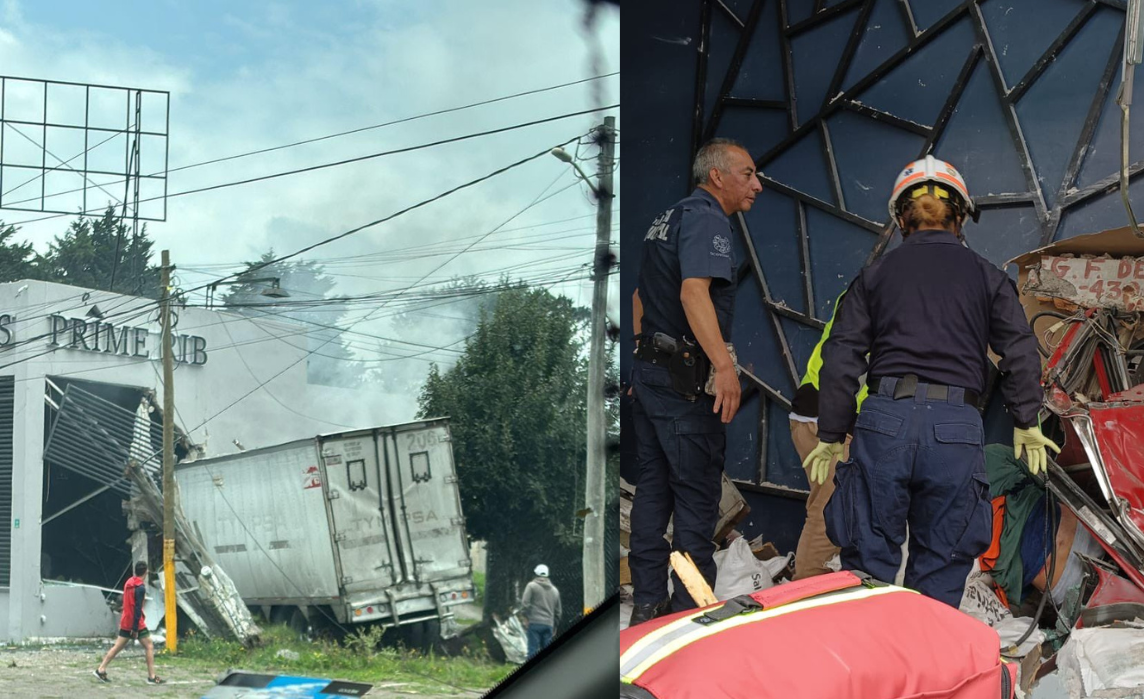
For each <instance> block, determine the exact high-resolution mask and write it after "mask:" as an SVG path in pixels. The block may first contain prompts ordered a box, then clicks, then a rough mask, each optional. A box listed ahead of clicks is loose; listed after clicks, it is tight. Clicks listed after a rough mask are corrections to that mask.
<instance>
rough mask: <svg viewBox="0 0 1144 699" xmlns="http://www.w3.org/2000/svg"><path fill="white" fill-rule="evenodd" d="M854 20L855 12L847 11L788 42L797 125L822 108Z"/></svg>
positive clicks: (856, 13)
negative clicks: (791, 62) (796, 99)
mask: <svg viewBox="0 0 1144 699" xmlns="http://www.w3.org/2000/svg"><path fill="white" fill-rule="evenodd" d="M857 17H858V10H850V11H849V12H845V13H843V14H842V15H839V16H838V17H834V18H831V19H829V20H827V21H825V22H824V23H823V24H822V25H821V26H817V27H815V28H813V29H809V30H807V31H805V32H803V33H802V34H799V35H798V36H796V37H794V38H793V39H792V40H791V53H792V55H793V56H794V80H795V83H794V84H795V95H796V96H797V97H798V120H799V123H800V124H801V123H803V122H805V121H807V120H808V119H810V118H811V117H812V116H814V115H815V114H818V112H819V110H820V109H821V108H822V103H823V100H825V99H826V91H827V88H829V86H830V83H831V80H832V79H833V78H834V72H835V71H836V70H837V69H838V59H839V58H841V57H842V52H843V50H844V49H845V48H846V42H847V40H849V38H850V32H851V31H853V30H854V20H855V19H857Z"/></svg>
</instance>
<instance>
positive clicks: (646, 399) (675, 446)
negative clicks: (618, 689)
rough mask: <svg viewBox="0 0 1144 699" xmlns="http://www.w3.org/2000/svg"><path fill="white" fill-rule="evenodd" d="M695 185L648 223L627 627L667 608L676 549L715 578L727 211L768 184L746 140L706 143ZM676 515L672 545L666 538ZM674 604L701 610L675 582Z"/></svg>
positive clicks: (728, 271)
mask: <svg viewBox="0 0 1144 699" xmlns="http://www.w3.org/2000/svg"><path fill="white" fill-rule="evenodd" d="M692 174H693V175H694V176H695V180H696V183H697V187H696V189H695V191H693V192H692V193H691V195H690V196H688V197H687V198H685V199H683V200H681V201H679V202H677V203H676V204H675V205H674V206H672V207H671V208H670V209H668V210H667V211H665V212H663V213H662V214H660V215H659V216H658V217H657V218H656V219H655V220H654V221H652V224H651V228H649V229H648V231H647V233H646V234H645V235H644V244H643V260H642V263H641V265H640V274H639V287H638V288H637V290H636V293H635V295H634V296H633V299H632V301H633V316H632V317H633V325H634V329H635V336H636V351H635V361H634V362H633V367H632V395H633V398H634V400H633V403H632V419H633V423H634V428H635V429H634V431H635V435H636V449H637V454H638V461H639V480H638V481H637V487H636V495H635V500H634V502H633V503H632V515H631V553H630V554H629V555H628V562H629V564H630V567H631V572H632V587H633V588H634V594H635V608H634V610H633V612H632V616H631V621H630V622H629V625H631V626H634V625H635V624H638V623H641V622H644V621H648V620H649V619H653V618H655V617H656V616H659V615H661V614H663V613H665V612H666V611H667V609H668V603H669V600H668V599H667V578H668V561H669V558H670V555H671V549H672V548H673V547H674V548H675V549H676V550H678V551H684V552H687V553H689V554H691V558H692V560H693V561H694V562H695V565H696V566H697V567H698V568H699V571H700V572H701V573H702V574H703V576H704V577H705V578H706V579H707V582H708V583H710V584H711V585H712V587H714V585H715V559H714V553H715V544H714V543H713V542H712V541H711V537H712V536H713V534H714V531H715V525H716V523H717V521H718V516H719V497H720V494H721V485H720V481H721V478H722V473H723V455H724V449H725V446H726V435H725V425H726V423H729V422H731V419H732V418H733V417H735V412H736V411H737V410H738V409H739V397H740V393H741V391H742V388H741V386H740V385H739V377H738V373H737V370H736V368H735V360H734V354H733V350H732V348H731V346H730V345H729V344H728V343H729V341H730V339H731V318H732V315H733V313H734V306H735V281H736V277H737V267H738V265H737V262H736V253H735V248H734V245H733V243H732V241H733V240H734V239H735V235H734V231H733V229H732V226H731V221H730V219H729V217H730V216H731V215H732V214H735V213H738V212H741V211H747V210H749V209H750V208H751V205H752V204H754V201H755V195H756V194H758V193H759V192H760V191H762V189H763V187H762V185H761V184H760V182H759V179H758V177H757V175H756V172H755V163H754V161H753V160H752V159H751V156H750V154H748V153H747V151H746V149H745V148H743V146H741V145H740V144H738V143H736V142H734V141H731V140H728V139H723V138H717V139H713V140H711V141H709V142H708V143H706V144H704V145H703V147H702V148H700V149H699V152H698V153H697V154H696V156H695V163H694V165H693V167H692ZM673 515H674V517H675V520H674V534H673V536H672V544H671V545H670V546H669V545H668V543H667V542H666V541H665V540H664V538H663V535H664V533H665V531H666V530H667V523H668V520H669V519H671V517H672V516H673ZM673 583H674V594H673V596H672V599H671V600H670V603H671V607H672V610H673V611H681V610H684V609H690V608H693V607H695V601H694V600H693V599H692V598H691V595H689V594H688V593H687V590H686V589H685V588H684V586H683V585H682V584H681V583H680V581H679V580H678V578H676V579H675V580H674V581H673Z"/></svg>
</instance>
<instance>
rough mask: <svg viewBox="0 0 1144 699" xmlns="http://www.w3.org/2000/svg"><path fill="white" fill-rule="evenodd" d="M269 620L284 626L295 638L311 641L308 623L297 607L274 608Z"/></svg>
mask: <svg viewBox="0 0 1144 699" xmlns="http://www.w3.org/2000/svg"><path fill="white" fill-rule="evenodd" d="M270 618H271V621H272V622H274V623H276V624H285V625H286V626H287V627H289V628H290V631H291V632H293V633H294V634H295V635H296V636H299V637H301V638H302V639H305V640H311V632H310V622H309V620H307V619H306V615H305V614H304V613H303V612H302V610H301V609H300V608H299V607H275V608H274V611H273V612H272V613H271V615H270Z"/></svg>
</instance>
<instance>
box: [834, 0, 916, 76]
mask: <svg viewBox="0 0 1144 699" xmlns="http://www.w3.org/2000/svg"><path fill="white" fill-rule="evenodd" d="M913 37H914V35H913V32H911V31H910V30H909V28H908V27H906V22H905V17H904V16H903V15H902V12H901V9H900V7H899V5H898V0H874V9H873V10H872V11H871V14H870V19H869V21H867V22H866V26H865V27H863V28H862V39H861V41H860V43H859V44H858V49H857V50H856V51H855V52H854V60H853V61H851V62H850V67H849V68H847V69H846V80H844V81H843V82H842V87H843V88H850V87H851V86H853V85H854V83H856V82H858V81H859V80H860V79H862V78H864V77H865V76H866V74H867V73H869V72H870V71H872V70H874V69H875V68H877V67H878V65H879V64H881V63H882V61H885V60H886V59H887V58H889V57H890V56H892V55H894V54H895V53H897V52H898V51H900V50H901V49H903V48H905V47H906V44H908V43H909V42H910V39H912V38H913Z"/></svg>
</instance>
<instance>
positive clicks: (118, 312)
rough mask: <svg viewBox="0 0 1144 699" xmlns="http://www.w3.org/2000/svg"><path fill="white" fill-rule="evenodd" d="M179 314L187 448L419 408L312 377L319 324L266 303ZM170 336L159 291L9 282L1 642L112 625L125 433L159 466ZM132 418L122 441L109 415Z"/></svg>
mask: <svg viewBox="0 0 1144 699" xmlns="http://www.w3.org/2000/svg"><path fill="white" fill-rule="evenodd" d="M176 316H177V318H176V324H175V326H174V329H173V334H174V336H175V337H174V339H173V352H174V356H175V360H176V368H175V372H174V377H175V379H174V391H175V406H176V410H175V418H176V425H177V429H178V432H179V436H180V437H182V444H181V445H180V454H182V453H185V452H186V451H187V448H188V447H189V446H190V445H193V449H194V451H195V452H196V453H197V454H199V455H202V456H220V455H225V454H230V453H234V452H236V451H240V450H242V449H253V448H257V447H262V446H267V445H272V444H276V443H280V442H285V441H288V440H292V439H298V438H302V437H306V436H313V435H315V434H319V433H323V432H331V431H336V430H340V429H347V428H354V427H367V426H369V425H371V424H384V423H386V422H399V421H402V420H408V419H412V417H413V416H412V415H408V414H393V411H394V410H395V409H400V408H395V407H394V405H393V402H392V401H387V400H385V397H384V396H381V395H378V394H376V393H375V392H372V391H368V390H352V389H346V388H335V387H330V386H322V385H316V384H314V383H311V382H310V381H308V380H307V377H308V371H307V364H308V362H309V361H310V359H311V358H312V357H313V356H314V355H315V354H317V353H319V352H321V342H320V341H318V342H314V341H313V340H312V332H311V331H312V330H313V328H312V327H307V326H306V325H304V324H302V323H297V322H294V321H290V320H284V319H282V318H280V317H276V316H275V315H273V314H271V313H266V314H262V313H255V314H253V315H240V314H236V313H233V312H229V311H221V310H208V309H202V308H182V309H178V310H177V313H176ZM160 337H161V336H160V327H159V313H158V304H157V303H156V302H155V301H153V300H151V299H144V298H138V297H130V296H122V295H119V294H111V293H108V292H102V291H96V290H89V289H80V288H75V287H69V286H65V285H61V284H54V283H49V282H39V281H19V282H13V283H9V284H0V517H3V516H4V515H7V517H8V520H9V521H8V527H7V530H6V531H2V532H0V639H3V640H6V641H8V642H28V641H40V640H46V639H57V638H77V637H90V636H105V635H108V634H111V633H113V632H114V629H115V623H116V619H115V616H114V614H113V612H112V611H111V605H110V604H109V602H110V601H113V600H114V595H115V594H116V592H115V590H116V589H117V588H119V587H121V585H122V582H123V580H124V579H126V574H127V573H126V571H127V567H128V566H129V565H130V564H131V562H132V552H131V545H130V544H129V543H128V537H129V534H130V532H129V529H128V526H127V516H126V515H125V514H124V512H123V506H122V505H123V501H124V499H125V498H126V497H128V496H129V493H130V486H129V485H128V484H127V482H126V481H125V480H124V479H123V478H122V471H121V469H122V468H123V466H125V465H126V464H125V463H120V462H124V461H125V459H124V458H123V453H125V452H120V451H119V450H117V449H116V448H115V445H116V444H120V443H122V442H128V443H130V445H129V446H130V448H129V449H128V447H127V446H125V447H124V448H125V449H127V450H128V451H129V452H131V453H133V454H136V455H138V454H139V453H144V452H149V454H150V458H142V459H139V461H141V462H146V463H145V464H144V467H145V468H149V469H155V468H157V467H158V466H159V464H160V462H161V456H160V455H158V454H156V453H155V450H156V447H157V445H159V444H161V440H159V441H157V440H156V435H157V434H159V433H158V432H157V431H156V428H157V426H158V425H159V424H160V423H161V419H162V417H161V411H160V410H158V409H157V407H159V406H162V395H163V386H162V361H161V360H162V352H161V349H160V342H159V340H160ZM327 337H328V335H327ZM81 399H82V400H81ZM132 414H134V416H133V415H132ZM124 416H127V419H128V423H127V424H128V425H134V428H130V427H129V430H131V431H129V432H128V433H127V436H126V438H120V437H117V436H116V432H115V429H116V427H115V426H114V425H113V424H112V423H113V422H114V420H115V419H122V418H123V417H124ZM132 420H134V422H132ZM109 445H110V446H109ZM140 450H141V451H140ZM284 516H285V514H284ZM151 565H152V568H157V567H158V566H159V559H157V558H156V557H155V556H152V561H151Z"/></svg>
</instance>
